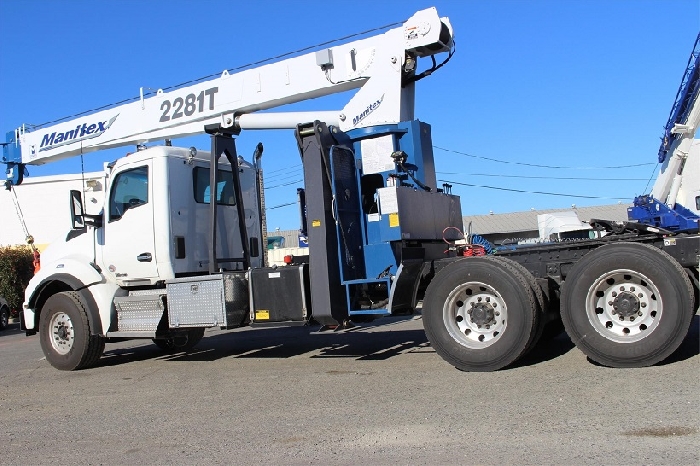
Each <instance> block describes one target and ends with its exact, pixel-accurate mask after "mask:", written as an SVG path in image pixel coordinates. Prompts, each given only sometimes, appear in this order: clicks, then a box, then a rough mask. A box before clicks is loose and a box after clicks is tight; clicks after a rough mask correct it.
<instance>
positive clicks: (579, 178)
mask: <svg viewBox="0 0 700 466" xmlns="http://www.w3.org/2000/svg"><path fill="white" fill-rule="evenodd" d="M435 173H437V174H439V175H465V176H494V177H498V178H527V179H544V180H580V181H645V180H646V178H586V177H573V176H572V177H566V176H526V175H502V174H500V173H458V172H435Z"/></svg>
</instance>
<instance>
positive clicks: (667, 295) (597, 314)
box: [561, 243, 694, 367]
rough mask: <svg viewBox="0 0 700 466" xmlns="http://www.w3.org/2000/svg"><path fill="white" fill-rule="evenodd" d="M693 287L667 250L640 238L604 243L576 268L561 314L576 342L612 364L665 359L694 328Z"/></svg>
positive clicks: (632, 364) (598, 359)
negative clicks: (639, 242) (691, 328)
mask: <svg viewBox="0 0 700 466" xmlns="http://www.w3.org/2000/svg"><path fill="white" fill-rule="evenodd" d="M693 292H694V290H693V287H692V284H691V282H690V280H689V278H688V275H687V273H686V272H685V269H684V268H683V267H682V266H681V265H680V264H679V263H678V262H677V261H676V260H675V259H673V258H672V257H671V256H670V255H668V254H667V253H666V252H664V251H662V250H660V249H657V248H655V247H653V246H650V245H646V244H638V243H616V244H610V245H606V246H601V247H599V248H598V249H596V250H594V251H592V252H589V253H588V254H586V255H585V256H584V257H583V258H582V259H581V260H580V261H578V262H577V263H576V264H575V265H574V267H572V269H571V271H570V272H569V274H568V276H567V277H566V281H565V282H564V285H563V287H562V300H561V317H562V321H563V322H564V326H565V327H566V331H567V333H568V334H569V336H570V337H571V340H572V341H573V342H574V344H575V345H576V346H577V347H578V348H579V349H580V350H581V351H583V353H584V354H586V356H588V357H589V358H590V359H592V360H593V361H596V362H598V363H600V364H603V365H606V366H610V367H645V366H650V365H653V364H656V363H658V362H660V361H663V360H664V359H666V358H667V357H668V356H670V355H671V354H672V353H673V352H674V351H675V350H676V349H677V348H678V346H679V345H680V344H681V342H682V341H683V339H684V338H685V336H686V335H687V333H688V329H689V328H690V323H691V321H692V317H693V312H692V309H691V308H692V306H693Z"/></svg>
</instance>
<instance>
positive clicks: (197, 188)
mask: <svg viewBox="0 0 700 466" xmlns="http://www.w3.org/2000/svg"><path fill="white" fill-rule="evenodd" d="M193 183H194V200H195V202H197V203H199V204H209V202H210V199H211V188H210V186H209V169H208V168H204V167H195V168H194V172H193ZM216 203H217V204H218V205H229V206H232V205H236V196H235V194H234V190H233V173H231V172H229V171H226V170H217V172H216Z"/></svg>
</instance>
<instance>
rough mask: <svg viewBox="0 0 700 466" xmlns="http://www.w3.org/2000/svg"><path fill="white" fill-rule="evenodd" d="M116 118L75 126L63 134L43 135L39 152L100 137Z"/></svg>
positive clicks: (115, 116)
mask: <svg viewBox="0 0 700 466" xmlns="http://www.w3.org/2000/svg"><path fill="white" fill-rule="evenodd" d="M118 116H119V114H116V115H114V116H113V117H112V118H110V119H109V120H107V121H97V122H95V123H83V124H82V125H78V126H76V127H75V129H72V130H70V131H66V132H64V133H57V132H53V133H51V134H45V135H44V137H43V138H42V140H41V145H40V146H39V152H41V151H44V150H50V149H54V148H56V147H60V146H65V145H66V144H72V143H74V142H78V141H84V140H86V139H92V138H96V137H98V136H101V135H102V134H104V132H105V131H107V130H108V129H109V127H110V126H112V123H114V120H116V119H117V117H118Z"/></svg>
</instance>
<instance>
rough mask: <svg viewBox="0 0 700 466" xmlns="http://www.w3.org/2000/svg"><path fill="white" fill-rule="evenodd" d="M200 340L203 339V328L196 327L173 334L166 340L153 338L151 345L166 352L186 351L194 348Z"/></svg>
mask: <svg viewBox="0 0 700 466" xmlns="http://www.w3.org/2000/svg"><path fill="white" fill-rule="evenodd" d="M202 338H204V327H198V328H191V329H189V330H187V331H186V332H181V333H177V334H174V335H172V336H170V337H168V338H154V339H153V343H155V345H156V346H157V347H158V348H160V349H162V350H164V351H167V352H177V351H187V350H190V349H192V348H194V347H195V345H196V344H197V343H199V342H200V341H201V340H202Z"/></svg>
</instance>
